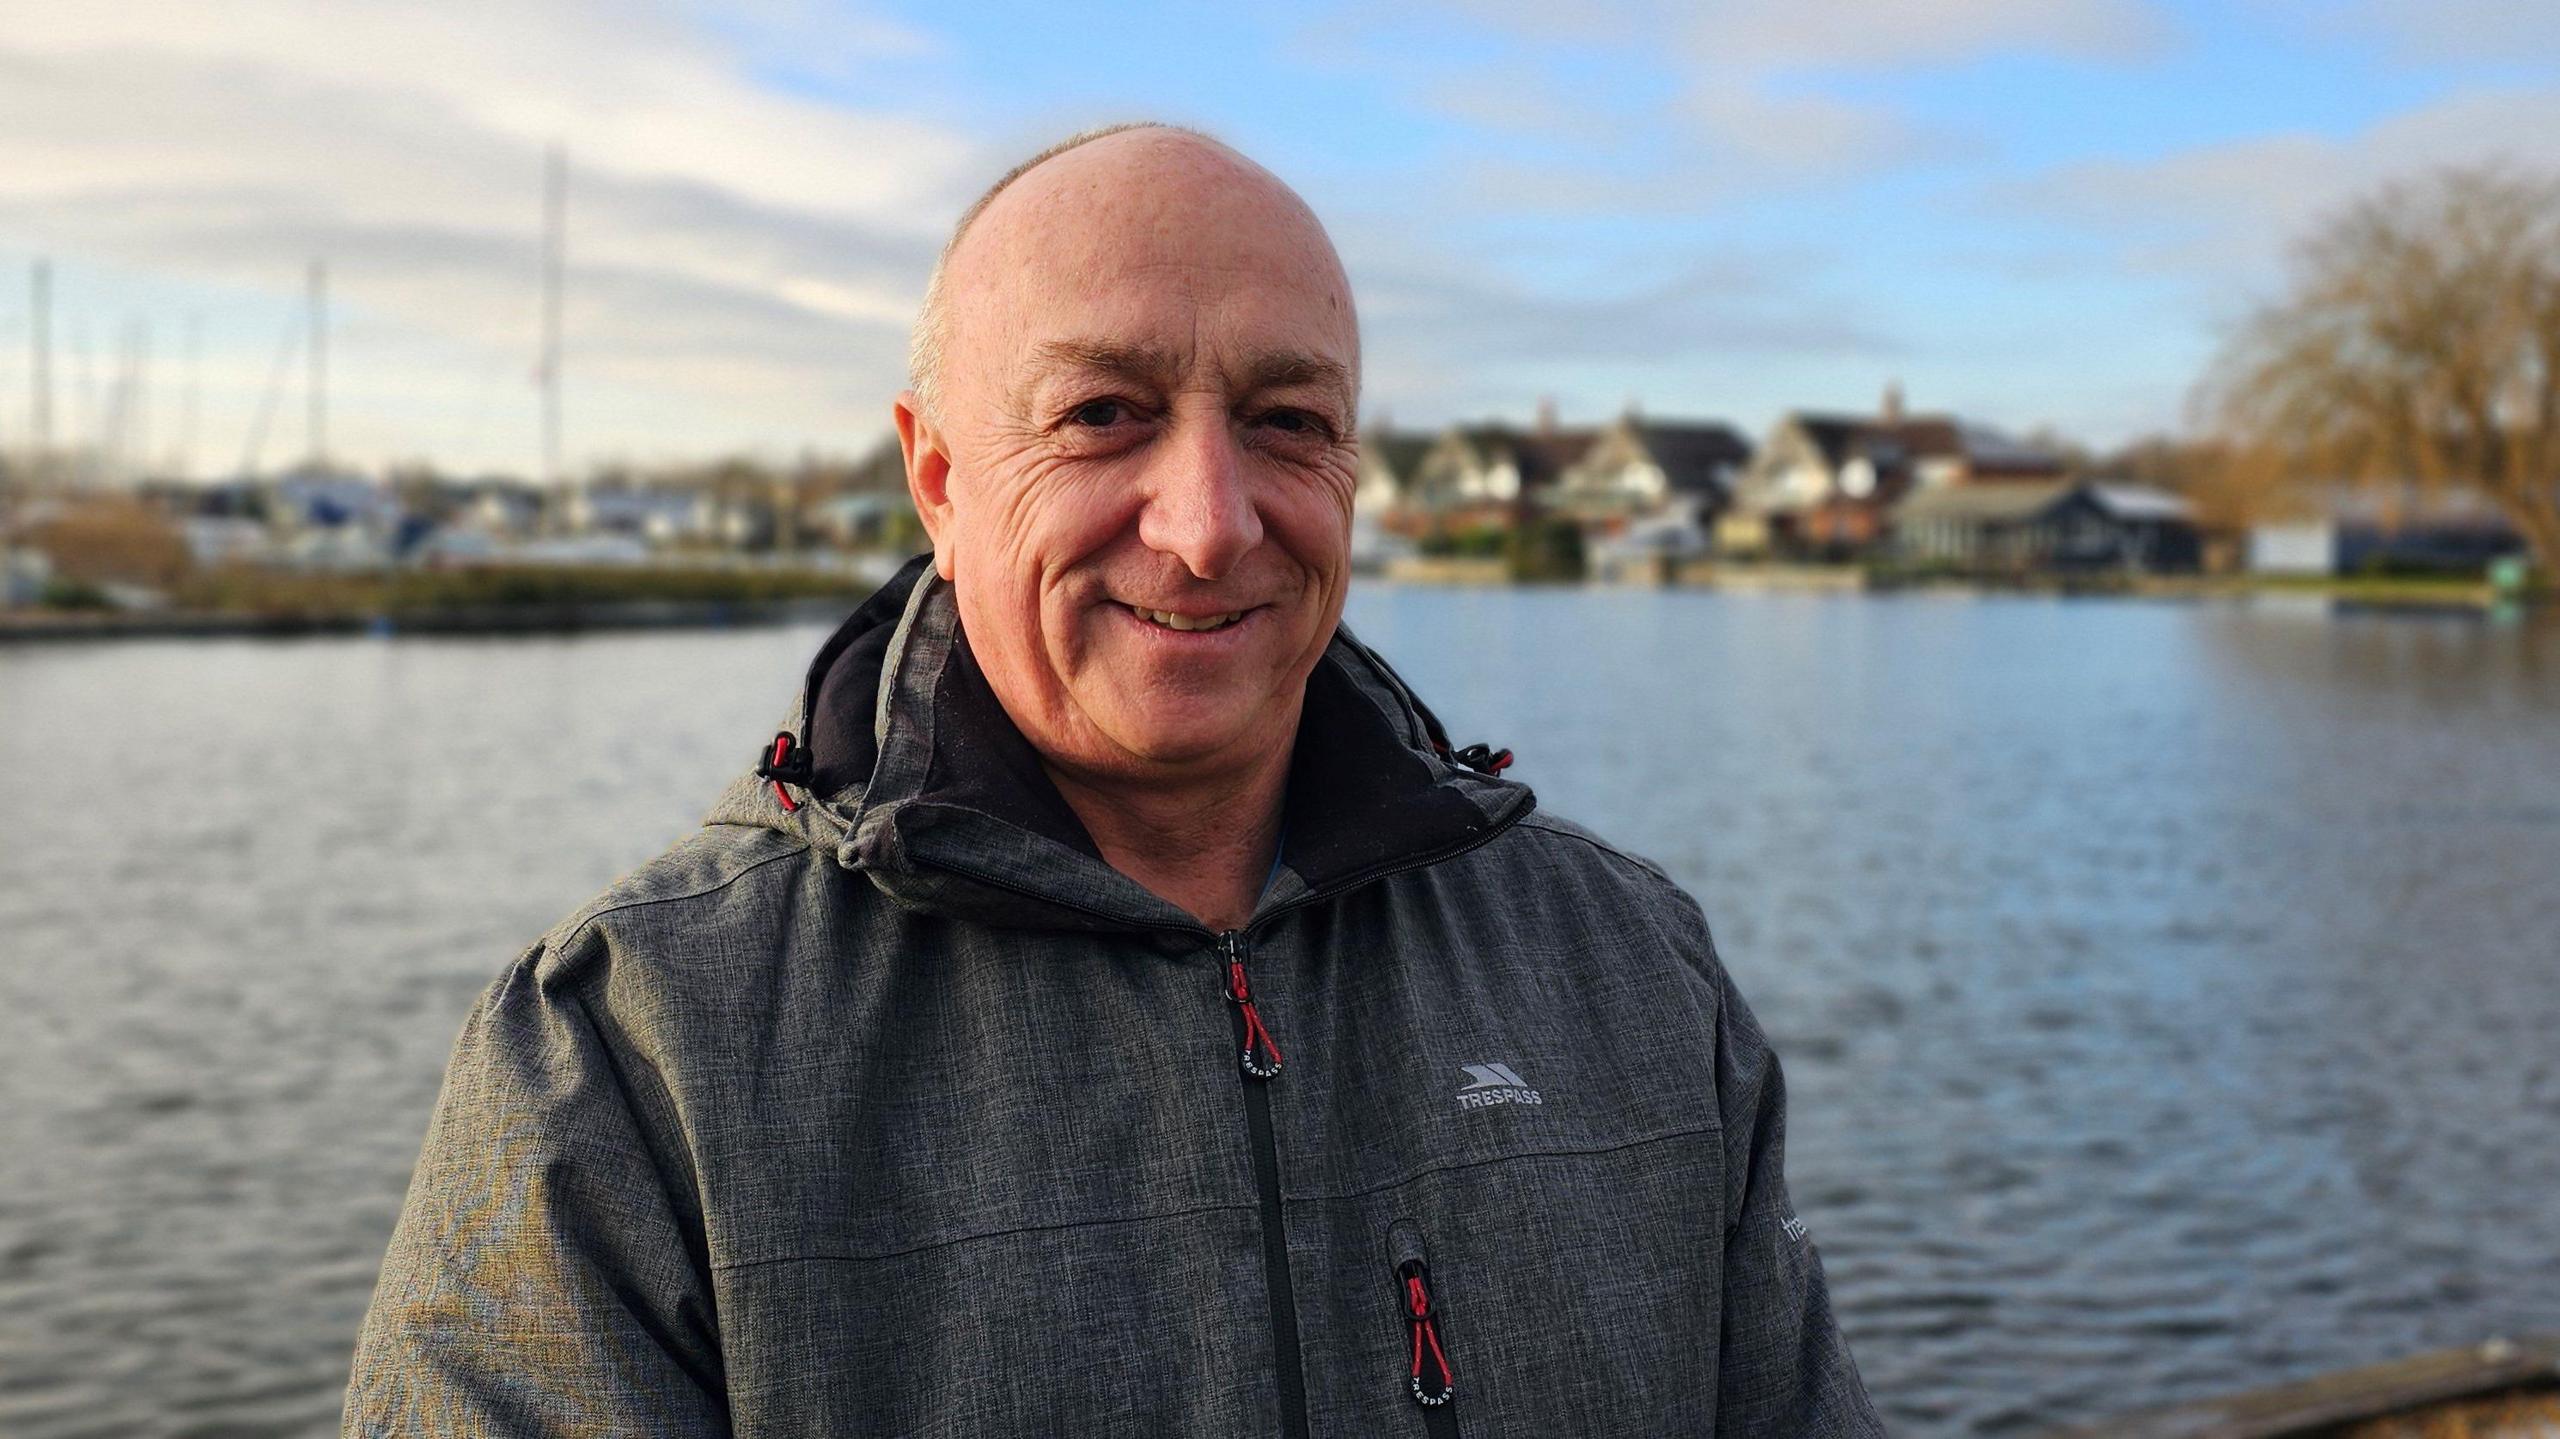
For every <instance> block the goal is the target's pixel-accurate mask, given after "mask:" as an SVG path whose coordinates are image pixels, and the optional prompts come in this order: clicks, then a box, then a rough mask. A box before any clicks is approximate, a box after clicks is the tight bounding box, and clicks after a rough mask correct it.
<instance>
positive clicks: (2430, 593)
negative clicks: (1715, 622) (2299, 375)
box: [1380, 556, 2555, 611]
mask: <svg viewBox="0 0 2560 1439" xmlns="http://www.w3.org/2000/svg"><path fill="white" fill-rule="evenodd" d="M1380 577H1381V578H1383V579H1386V580H1389V581H1392V582H1394V583H1398V584H1414V585H1457V586H1504V587H1507V586H1510V585H1512V584H1514V583H1517V581H1515V580H1514V579H1513V578H1512V576H1511V574H1510V572H1509V570H1508V568H1507V567H1506V565H1505V563H1504V562H1503V561H1502V560H1500V559H1484V558H1472V557H1470V558H1453V557H1445V556H1434V557H1409V558H1405V559H1400V560H1396V561H1393V562H1390V563H1389V564H1388V565H1387V566H1386V567H1385V568H1384V569H1383V570H1382V571H1381V574H1380ZM1586 583H1589V584H1594V585H1604V586H1614V587H1622V588H1640V589H1657V588H1660V589H1710V590H1734V591H1743V592H1787V593H1830V594H1861V593H1879V594H1880V593H1897V592H1903V591H1940V592H1953V593H1973V594H2041V595H2107V596H2119V597H2124V598H2131V599H2159V600H2227V599H2254V598H2265V597H2284V598H2301V599H2306V600H2315V601H2326V602H2334V603H2338V604H2343V605H2350V606H2355V607H2360V608H2373V609H2393V608H2407V609H2447V610H2481V611H2486V610H2493V609H2500V608H2505V607H2510V606H2515V605H2519V604H2527V605H2532V604H2547V603H2550V602H2551V601H2552V600H2553V599H2554V597H2555V595H2554V592H2553V591H2552V590H2550V589H2549V588H2544V589H2541V590H2538V591H2537V590H2523V591H2518V590H2513V589H2507V588H2502V587H2500V586H2498V585H2495V584H2492V583H2490V582H2489V581H2487V580H2485V579H2477V578H2470V577H2465V576H2459V575H2454V576H2444V575H2259V574H2223V575H2144V574H2135V575H2127V574H2022V575H1981V574H1961V573H1954V572H1949V571H1924V570H1902V569H1895V568H1891V567H1887V566H1879V565H1864V564H1791V563H1783V562H1774V561H1751V562H1736V561H1729V560H1691V561H1685V562H1664V563H1660V564H1650V563H1649V564H1646V565H1644V566H1641V567H1632V568H1630V567H1621V568H1619V569H1617V570H1616V571H1614V572H1611V573H1604V574H1599V575H1595V576H1593V577H1592V578H1591V579H1590V580H1588V581H1586Z"/></svg>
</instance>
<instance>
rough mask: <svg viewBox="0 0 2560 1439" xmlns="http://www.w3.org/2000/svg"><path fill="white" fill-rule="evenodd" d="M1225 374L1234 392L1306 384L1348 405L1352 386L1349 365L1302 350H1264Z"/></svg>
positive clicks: (1239, 392) (1244, 392)
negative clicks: (1227, 375)
mask: <svg viewBox="0 0 2560 1439" xmlns="http://www.w3.org/2000/svg"><path fill="white" fill-rule="evenodd" d="M1228 373H1229V375H1230V377H1231V378H1230V383H1231V384H1232V385H1233V387H1234V389H1235V392H1236V393H1238V394H1252V393H1254V392H1255V391H1258V390H1281V389H1288V388H1291V387H1293V386H1297V385H1308V386H1313V387H1315V388H1318V389H1322V390H1324V391H1326V392H1328V393H1329V394H1331V395H1332V396H1333V397H1334V398H1335V399H1338V400H1340V401H1341V402H1342V403H1344V404H1346V405H1348V404H1349V403H1350V402H1351V396H1352V393H1353V389H1354V386H1353V383H1352V379H1351V367H1350V366H1348V365H1345V364H1343V363H1342V362H1341V361H1339V360H1336V359H1332V358H1330V357H1328V356H1324V355H1318V354H1313V353H1310V352H1308V351H1305V350H1269V351H1265V352H1263V353H1261V354H1257V355H1255V356H1253V357H1252V358H1251V359H1250V360H1247V361H1246V362H1245V363H1244V364H1243V365H1242V366H1240V367H1238V368H1236V369H1233V370H1230V371H1229V372H1228Z"/></svg>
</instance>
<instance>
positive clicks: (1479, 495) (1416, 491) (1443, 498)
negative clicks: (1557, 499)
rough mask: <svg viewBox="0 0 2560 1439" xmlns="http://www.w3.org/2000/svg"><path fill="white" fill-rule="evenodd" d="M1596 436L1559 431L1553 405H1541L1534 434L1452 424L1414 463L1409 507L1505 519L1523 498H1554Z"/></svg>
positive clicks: (1503, 427)
mask: <svg viewBox="0 0 2560 1439" xmlns="http://www.w3.org/2000/svg"><path fill="white" fill-rule="evenodd" d="M1596 438H1597V435H1596V434H1595V432H1593V431H1590V430H1562V429H1558V428H1556V424H1555V411H1554V408H1553V407H1552V406H1541V407H1540V412H1539V417H1538V427H1537V428H1536V429H1533V430H1522V429H1517V428H1514V427H1512V426H1509V425H1502V424H1485V425H1457V426H1452V427H1451V428H1450V429H1448V430H1447V431H1445V432H1443V433H1442V434H1441V436H1440V438H1439V439H1438V440H1436V441H1434V442H1433V443H1432V446H1431V448H1430V449H1429V450H1428V451H1427V452H1425V453H1424V455H1423V457H1422V458H1421V460H1420V461H1418V462H1417V463H1416V464H1415V466H1414V474H1413V479H1412V481H1411V483H1410V484H1409V486H1408V487H1407V491H1406V504H1407V505H1408V506H1409V507H1412V508H1417V509H1421V510H1424V511H1427V512H1429V513H1431V514H1433V515H1435V516H1443V517H1446V516H1455V515H1462V514H1467V513H1470V512H1472V513H1476V514H1481V515H1485V516H1487V517H1507V516H1508V515H1510V514H1511V513H1512V511H1513V508H1514V507H1515V506H1517V505H1518V504H1520V503H1521V502H1522V501H1524V500H1525V501H1533V502H1537V503H1545V502H1547V501H1549V500H1551V499H1552V498H1553V496H1554V493H1555V490H1556V487H1557V483H1558V481H1559V480H1560V479H1562V477H1563V475H1564V472H1565V471H1566V470H1568V469H1570V468H1572V466H1573V465H1574V464H1575V463H1577V462H1578V461H1580V460H1581V459H1582V457H1583V455H1584V454H1586V453H1587V452H1589V450H1590V449H1591V446H1592V443H1593V442H1594V440H1595V439H1596Z"/></svg>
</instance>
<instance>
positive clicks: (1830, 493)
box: [1717, 386, 2068, 555]
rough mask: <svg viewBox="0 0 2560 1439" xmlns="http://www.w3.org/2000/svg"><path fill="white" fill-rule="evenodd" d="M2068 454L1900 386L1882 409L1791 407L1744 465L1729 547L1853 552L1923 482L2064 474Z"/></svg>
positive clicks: (1722, 526) (1725, 529)
mask: <svg viewBox="0 0 2560 1439" xmlns="http://www.w3.org/2000/svg"><path fill="white" fill-rule="evenodd" d="M2067 469H2068V466H2067V465H2066V464H2065V462H2064V461H2063V459H2062V457H2061V456H2059V455H2055V454H2052V453H2050V452H2049V451H2046V450H2044V449H2043V448H2041V447H2039V446H2036V445H2033V444H2029V443H2027V442H2024V441H2021V440H2017V439H2013V438H2011V437H2010V436H2008V435H2006V434H2004V433H2002V432H2001V431H2000V430H1998V429H1995V428H1993V427H1992V426H1989V425H1985V424H1980V423H1977V422H1972V421H1967V420H1963V419H1960V418H1958V417H1956V416H1953V415H1909V414H1905V413H1904V411H1903V408H1902V390H1901V387H1900V386H1888V387H1886V390H1885V394H1884V403H1883V405H1882V407H1881V409H1880V411H1879V413H1877V414H1875V415H1873V416H1866V415H1849V414H1840V413H1825V412H1819V411H1808V410H1791V411H1789V412H1787V413H1786V414H1784V415H1782V416H1780V417H1779V419H1778V422H1777V424H1776V425H1775V426H1773V427H1772V428H1771V429H1770V432H1769V438H1768V439H1767V440H1766V441H1765V442H1763V443H1762V444H1761V446H1760V449H1759V452H1758V453H1757V454H1755V455H1754V456H1753V457H1752V460H1751V463H1750V466H1749V467H1748V468H1747V469H1746V470H1745V471H1744V474H1743V478H1742V483H1741V485H1740V487H1739V489H1738V492H1737V493H1736V495H1735V498H1734V504H1733V505H1732V506H1731V507H1730V509H1729V510H1728V511H1727V512H1726V514H1725V516H1724V517H1723V518H1722V519H1721V520H1719V521H1718V524H1717V543H1718V547H1719V548H1722V549H1725V550H1727V551H1728V552H1735V551H1740V552H1772V551H1775V552H1784V553H1799V554H1802V553H1811V554H1831V555H1839V554H1848V553H1855V552H1858V551H1862V550H1865V549H1867V548H1869V547H1871V546H1873V545H1874V544H1876V543H1877V542H1878V541H1879V540H1881V539H1882V538H1883V536H1884V534H1885V532H1886V529H1887V524H1886V517H1887V515H1888V514H1889V512H1890V511H1891V510H1892V508H1893V507H1894V506H1895V505H1896V504H1898V503H1900V502H1901V501H1902V499H1903V497H1904V496H1906V495H1908V494H1911V493H1912V492H1914V491H1917V490H1925V489H1936V488H1939V487H1942V486H1950V485H1967V484H1978V483H1990V482H2037V481H2051V480H2059V479H2061V478H2063V477H2064V475H2065V473H2066V471H2067Z"/></svg>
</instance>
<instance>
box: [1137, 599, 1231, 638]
mask: <svg viewBox="0 0 2560 1439" xmlns="http://www.w3.org/2000/svg"><path fill="white" fill-rule="evenodd" d="M1126 608H1127V609H1128V611H1129V613H1131V614H1133V615H1136V616H1137V617H1138V618H1140V619H1142V620H1145V621H1146V622H1147V623H1148V624H1151V625H1154V626H1156V627H1158V628H1159V629H1168V630H1181V631H1184V632H1185V633H1189V632H1191V631H1195V630H1222V629H1225V628H1226V627H1227V626H1229V625H1231V624H1234V623H1235V622H1236V621H1238V620H1240V619H1243V618H1244V617H1245V613H1246V612H1245V611H1243V610H1228V611H1227V612H1226V613H1224V614H1216V615H1178V614H1175V613H1174V612H1173V611H1171V610H1150V609H1143V608H1141V607H1139V606H1137V605H1129V606H1126Z"/></svg>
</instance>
